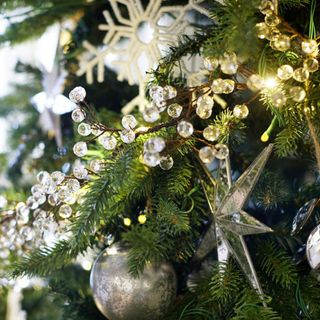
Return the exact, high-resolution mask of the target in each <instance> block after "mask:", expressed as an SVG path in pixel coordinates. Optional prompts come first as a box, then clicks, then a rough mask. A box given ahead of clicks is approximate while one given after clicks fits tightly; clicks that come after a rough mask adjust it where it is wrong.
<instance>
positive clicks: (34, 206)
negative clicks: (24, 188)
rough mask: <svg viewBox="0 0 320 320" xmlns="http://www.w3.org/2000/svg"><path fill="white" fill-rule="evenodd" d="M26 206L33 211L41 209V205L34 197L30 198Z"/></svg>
mask: <svg viewBox="0 0 320 320" xmlns="http://www.w3.org/2000/svg"><path fill="white" fill-rule="evenodd" d="M26 204H27V206H28V207H29V208H30V209H31V210H34V209H37V208H38V207H39V203H38V202H37V201H36V200H35V198H34V197H33V196H30V197H28V199H27V201H26Z"/></svg>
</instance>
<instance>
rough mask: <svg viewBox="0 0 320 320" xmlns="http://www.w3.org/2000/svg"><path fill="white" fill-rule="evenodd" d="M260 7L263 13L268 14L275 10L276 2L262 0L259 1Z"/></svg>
mask: <svg viewBox="0 0 320 320" xmlns="http://www.w3.org/2000/svg"><path fill="white" fill-rule="evenodd" d="M258 9H259V10H260V12H261V13H262V14H268V13H270V12H272V11H274V9H275V8H274V4H273V2H272V1H270V0H262V1H260V3H259V6H258Z"/></svg>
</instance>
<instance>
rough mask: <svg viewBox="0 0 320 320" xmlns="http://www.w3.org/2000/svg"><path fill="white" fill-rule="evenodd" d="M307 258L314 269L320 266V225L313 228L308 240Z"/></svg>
mask: <svg viewBox="0 0 320 320" xmlns="http://www.w3.org/2000/svg"><path fill="white" fill-rule="evenodd" d="M306 252H307V258H308V262H309V264H310V267H311V268H312V269H319V268H320V225H318V226H317V227H316V228H315V229H313V230H312V231H311V233H310V235H309V238H308V241H307V248H306Z"/></svg>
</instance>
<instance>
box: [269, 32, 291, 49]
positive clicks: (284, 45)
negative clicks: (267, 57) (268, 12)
mask: <svg viewBox="0 0 320 320" xmlns="http://www.w3.org/2000/svg"><path fill="white" fill-rule="evenodd" d="M270 45H271V47H272V48H273V49H275V50H279V51H283V52H284V51H287V50H289V49H290V46H291V43H290V37H288V36H286V35H284V34H277V35H275V36H273V37H272V39H271V42H270Z"/></svg>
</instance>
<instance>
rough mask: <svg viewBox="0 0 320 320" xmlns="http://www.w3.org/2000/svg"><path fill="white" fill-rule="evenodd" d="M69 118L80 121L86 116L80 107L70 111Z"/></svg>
mask: <svg viewBox="0 0 320 320" xmlns="http://www.w3.org/2000/svg"><path fill="white" fill-rule="evenodd" d="M71 118H72V120H73V121H74V122H81V121H83V120H84V119H85V118H86V113H85V111H84V110H82V109H81V108H76V109H74V110H73V111H72V113H71Z"/></svg>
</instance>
